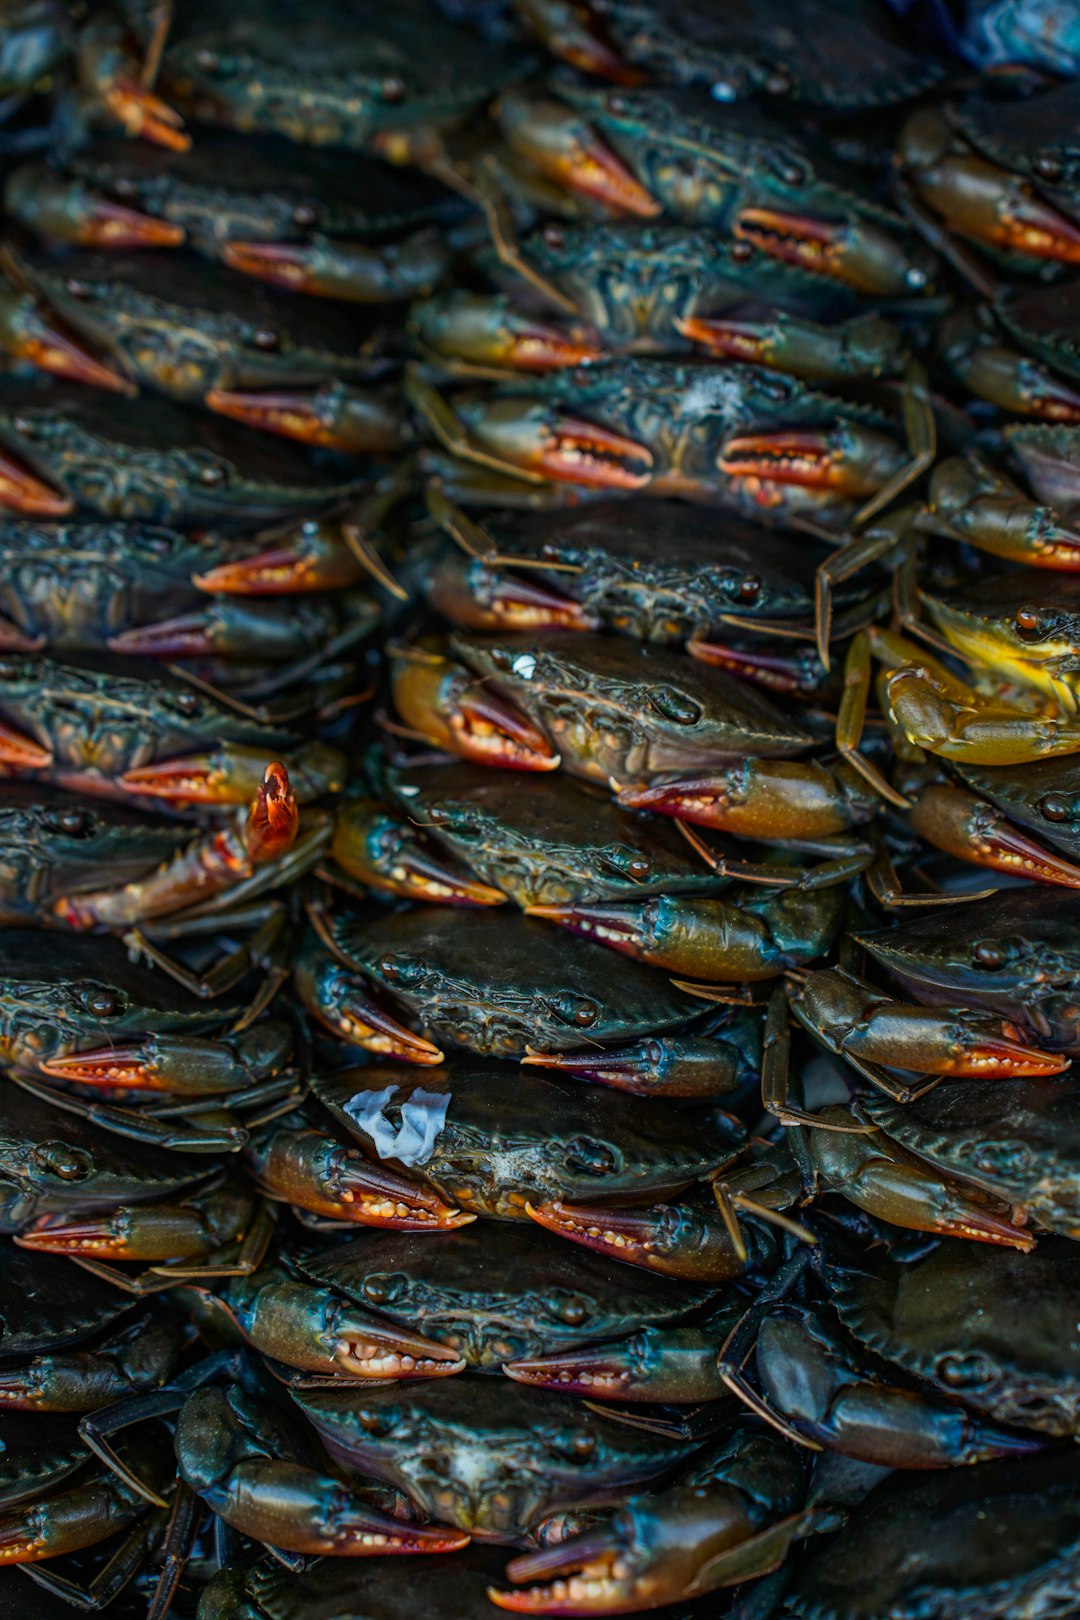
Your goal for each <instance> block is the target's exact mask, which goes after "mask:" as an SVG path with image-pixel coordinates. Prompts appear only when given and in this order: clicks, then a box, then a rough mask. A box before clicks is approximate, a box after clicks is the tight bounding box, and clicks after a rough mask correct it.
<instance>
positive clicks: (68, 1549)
mask: <svg viewBox="0 0 1080 1620" xmlns="http://www.w3.org/2000/svg"><path fill="white" fill-rule="evenodd" d="M145 1506H146V1504H145V1502H143V1501H142V1500H141V1499H140V1498H139V1497H137V1496H136V1495H135V1493H134V1492H133V1491H129V1490H127V1488H126V1487H124V1486H123V1485H121V1484H120V1482H119V1481H118V1480H114V1479H113V1478H112V1476H106V1477H105V1478H104V1479H100V1480H90V1481H89V1482H88V1483H87V1484H85V1485H78V1486H75V1487H74V1489H72V1490H69V1491H61V1492H59V1494H57V1495H56V1496H52V1497H50V1498H49V1499H48V1501H46V1502H41V1503H16V1504H12V1505H5V1507H4V1508H3V1509H2V1510H0V1566H2V1565H5V1564H36V1563H38V1562H39V1561H40V1560H41V1559H43V1558H56V1557H58V1556H60V1555H61V1554H63V1553H72V1552H78V1551H79V1550H80V1549H81V1548H83V1547H91V1546H93V1545H95V1543H97V1542H99V1541H103V1540H105V1538H106V1537H107V1536H110V1535H112V1534H114V1532H116V1531H118V1530H122V1529H123V1528H124V1527H125V1526H126V1525H128V1524H130V1523H131V1521H132V1520H133V1519H134V1518H136V1517H137V1516H138V1514H139V1512H140V1511H141V1510H142V1509H143V1508H144V1507H145Z"/></svg>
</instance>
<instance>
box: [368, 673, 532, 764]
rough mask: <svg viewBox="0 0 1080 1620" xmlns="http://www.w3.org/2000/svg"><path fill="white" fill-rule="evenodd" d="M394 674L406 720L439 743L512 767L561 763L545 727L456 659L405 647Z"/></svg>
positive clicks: (395, 691) (397, 702)
mask: <svg viewBox="0 0 1080 1620" xmlns="http://www.w3.org/2000/svg"><path fill="white" fill-rule="evenodd" d="M391 679H392V683H393V694H394V706H395V707H396V709H397V711H398V714H399V715H400V717H401V719H402V720H403V722H404V723H405V725H407V726H410V727H412V728H413V729H414V730H416V731H418V732H420V733H421V734H422V735H423V736H425V737H430V739H431V740H432V742H434V743H436V744H437V746H439V747H440V748H446V749H449V750H450V752H451V753H454V754H460V755H461V756H462V757H463V758H464V759H471V760H475V761H476V762H477V764H480V765H498V766H501V767H503V768H504V769H507V770H516V771H553V770H556V769H557V768H558V765H559V756H558V754H557V753H556V752H555V751H554V749H553V748H552V746H551V743H550V742H549V740H548V738H547V737H546V736H545V735H544V733H543V732H542V731H540V730H538V728H537V727H536V726H534V725H533V723H532V721H531V720H529V719H527V718H526V716H525V715H523V714H522V713H521V712H520V710H518V709H515V708H513V707H512V706H511V705H510V704H509V703H507V702H505V701H504V700H503V699H502V698H499V697H497V696H496V695H495V693H494V692H492V691H491V689H490V687H487V686H485V685H483V683H482V682H480V681H478V680H476V679H474V677H473V676H472V675H471V674H470V673H469V672H468V671H466V670H464V669H463V668H462V667H461V666H460V665H458V664H455V663H453V662H451V660H449V659H446V658H441V657H438V656H437V655H432V656H431V657H427V656H424V655H423V654H421V655H420V656H414V655H412V654H410V653H406V654H405V655H404V656H401V657H399V658H396V659H395V660H394V663H393V668H392V670H391Z"/></svg>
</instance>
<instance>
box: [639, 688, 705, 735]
mask: <svg viewBox="0 0 1080 1620" xmlns="http://www.w3.org/2000/svg"><path fill="white" fill-rule="evenodd" d="M649 703H650V704H651V706H652V707H653V708H654V709H655V710H656V712H657V714H659V715H661V716H662V717H663V718H664V719H665V720H670V721H672V722H673V724H675V725H677V726H696V725H698V724H700V722H701V719H702V716H703V714H704V710H703V709H702V707H701V704H700V703H696V702H695V701H694V699H693V698H689V697H687V696H686V695H685V694H684V693H683V692H676V691H675V690H674V688H673V687H670V686H654V687H653V688H652V690H651V691H650V693H649Z"/></svg>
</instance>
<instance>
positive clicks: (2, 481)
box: [0, 450, 75, 517]
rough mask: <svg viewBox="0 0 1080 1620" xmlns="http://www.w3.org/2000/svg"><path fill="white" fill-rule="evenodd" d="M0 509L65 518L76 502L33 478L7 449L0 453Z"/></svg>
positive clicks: (30, 515) (29, 514) (30, 514)
mask: <svg viewBox="0 0 1080 1620" xmlns="http://www.w3.org/2000/svg"><path fill="white" fill-rule="evenodd" d="M0 507H6V508H7V510H8V511H11V512H21V513H25V514H26V516H28V517H66V516H67V514H68V513H69V512H72V511H74V509H75V502H74V501H73V500H72V498H71V496H70V495H67V494H65V493H64V492H62V491H61V490H57V489H53V488H52V486H51V485H50V484H46V483H45V482H44V481H43V480H42V479H40V478H38V477H36V476H35V475H34V474H33V473H32V472H31V471H30V469H29V467H26V466H24V464H23V463H22V462H21V461H18V460H16V458H15V457H14V456H13V455H12V454H11V452H10V451H9V450H0Z"/></svg>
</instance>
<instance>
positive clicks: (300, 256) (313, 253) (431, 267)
mask: <svg viewBox="0 0 1080 1620" xmlns="http://www.w3.org/2000/svg"><path fill="white" fill-rule="evenodd" d="M222 258H223V259H224V261H225V263H226V264H227V265H228V266H229V268H230V269H231V270H238V271H239V272H240V273H241V274H242V275H245V276H252V277H254V279H255V280H256V281H266V282H269V284H270V285H271V286H272V287H282V288H284V289H285V291H286V292H298V293H309V294H311V295H312V296H314V297H317V298H341V299H344V300H346V301H347V302H349V303H357V304H382V303H389V302H391V301H393V300H396V299H399V298H416V297H424V296H426V295H427V294H428V293H429V292H430V291H431V289H432V287H434V285H435V284H436V282H437V281H439V280H440V279H441V277H442V276H443V275H444V274H445V272H446V270H447V269H448V268H449V265H450V252H449V249H448V248H447V246H446V243H445V242H444V240H443V239H442V237H441V236H440V234H439V232H438V231H436V230H427V229H425V230H422V231H417V232H415V233H414V234H413V235H412V236H410V237H407V238H406V239H405V241H403V242H395V243H393V244H392V245H391V246H389V247H378V246H373V247H372V246H366V245H364V244H361V243H357V242H342V241H337V240H333V239H331V238H329V237H325V236H316V237H314V238H313V239H312V240H311V241H309V242H236V241H234V242H228V243H226V245H225V247H224V249H223V251H222Z"/></svg>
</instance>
